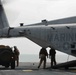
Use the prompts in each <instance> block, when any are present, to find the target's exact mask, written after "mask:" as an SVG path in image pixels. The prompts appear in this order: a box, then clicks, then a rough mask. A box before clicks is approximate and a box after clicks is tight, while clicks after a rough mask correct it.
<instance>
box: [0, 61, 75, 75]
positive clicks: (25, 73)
mask: <svg viewBox="0 0 76 75" xmlns="http://www.w3.org/2000/svg"><path fill="white" fill-rule="evenodd" d="M37 66H38V63H32V62H28V63H25V62H20V65H19V67H16V68H15V69H11V68H10V67H9V68H8V69H6V68H4V67H2V66H0V75H76V68H73V69H68V70H65V69H51V68H46V69H42V66H41V68H40V69H38V68H37ZM47 66H49V65H47Z"/></svg>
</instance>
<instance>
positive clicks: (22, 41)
mask: <svg viewBox="0 0 76 75" xmlns="http://www.w3.org/2000/svg"><path fill="white" fill-rule="evenodd" d="M2 1H3V5H4V8H5V12H6V15H7V18H8V21H9V25H10V26H19V23H20V22H23V23H24V24H25V25H26V24H32V23H37V22H40V21H41V20H43V19H47V20H54V19H60V18H65V17H71V16H76V0H2ZM0 44H5V45H10V46H14V45H16V46H18V48H19V50H20V52H21V54H24V53H27V54H33V53H34V54H38V52H39V50H40V48H41V47H40V46H38V45H36V44H35V43H33V42H31V41H29V40H28V39H26V38H15V39H1V40H0Z"/></svg>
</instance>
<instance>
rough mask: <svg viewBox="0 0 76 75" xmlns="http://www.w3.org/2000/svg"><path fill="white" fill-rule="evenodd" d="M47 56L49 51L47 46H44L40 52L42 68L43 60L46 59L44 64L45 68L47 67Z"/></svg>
mask: <svg viewBox="0 0 76 75" xmlns="http://www.w3.org/2000/svg"><path fill="white" fill-rule="evenodd" d="M46 56H47V58H48V53H47V50H46V49H45V48H42V49H41V50H40V52H39V58H40V62H39V66H38V68H40V66H41V64H42V62H43V61H44V64H43V69H45V68H46Z"/></svg>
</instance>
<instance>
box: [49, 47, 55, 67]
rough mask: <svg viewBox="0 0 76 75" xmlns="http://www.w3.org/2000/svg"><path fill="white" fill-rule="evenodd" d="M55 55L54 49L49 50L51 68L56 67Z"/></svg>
mask: <svg viewBox="0 0 76 75" xmlns="http://www.w3.org/2000/svg"><path fill="white" fill-rule="evenodd" d="M55 55H56V51H55V49H54V48H51V49H50V50H49V56H50V57H51V67H52V66H53V65H56V59H55Z"/></svg>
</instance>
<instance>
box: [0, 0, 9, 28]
mask: <svg viewBox="0 0 76 75" xmlns="http://www.w3.org/2000/svg"><path fill="white" fill-rule="evenodd" d="M5 27H9V24H8V21H7V18H6V15H5V12H4V8H3V6H2V4H1V0H0V29H2V28H5Z"/></svg>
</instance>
